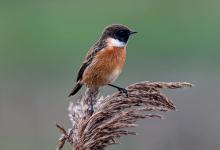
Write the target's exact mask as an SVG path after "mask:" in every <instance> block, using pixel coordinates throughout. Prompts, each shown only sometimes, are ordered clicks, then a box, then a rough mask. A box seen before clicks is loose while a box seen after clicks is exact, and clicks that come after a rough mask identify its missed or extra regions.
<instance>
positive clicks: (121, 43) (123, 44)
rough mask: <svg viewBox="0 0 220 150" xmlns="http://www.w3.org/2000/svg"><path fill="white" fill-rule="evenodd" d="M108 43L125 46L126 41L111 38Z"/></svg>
mask: <svg viewBox="0 0 220 150" xmlns="http://www.w3.org/2000/svg"><path fill="white" fill-rule="evenodd" d="M108 43H109V45H110V46H114V47H125V45H126V43H125V42H121V41H119V40H118V39H114V38H109V41H108Z"/></svg>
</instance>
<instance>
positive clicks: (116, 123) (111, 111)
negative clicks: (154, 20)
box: [57, 81, 192, 150]
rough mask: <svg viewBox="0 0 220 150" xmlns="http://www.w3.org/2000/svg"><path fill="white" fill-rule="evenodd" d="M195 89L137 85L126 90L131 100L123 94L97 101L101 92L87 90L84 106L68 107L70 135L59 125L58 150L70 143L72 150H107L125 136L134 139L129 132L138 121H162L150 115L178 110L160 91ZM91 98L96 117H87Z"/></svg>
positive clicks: (164, 84)
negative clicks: (146, 119)
mask: <svg viewBox="0 0 220 150" xmlns="http://www.w3.org/2000/svg"><path fill="white" fill-rule="evenodd" d="M183 87H192V84H190V83H186V82H168V83H167V82H148V81H143V82H138V83H135V84H132V85H130V86H128V87H127V90H128V97H126V96H124V95H123V93H119V92H116V93H113V94H112V95H111V96H107V97H103V96H101V97H98V89H87V90H86V92H85V95H84V96H83V97H82V99H81V103H80V104H77V105H74V104H73V103H72V102H71V103H70V105H69V109H68V110H69V118H70V120H71V122H72V125H73V127H72V128H71V129H69V131H68V132H66V131H65V129H64V128H63V127H62V126H61V125H58V124H57V127H58V129H59V130H60V131H61V133H62V135H61V138H60V139H59V143H58V148H57V150H61V149H62V147H63V145H64V143H65V142H66V141H67V142H69V143H70V144H71V145H72V147H73V150H104V149H105V148H106V147H107V146H109V145H111V144H117V143H118V141H117V139H118V138H120V137H121V136H123V135H135V134H136V132H133V131H128V130H127V128H130V127H135V126H136V124H135V123H136V121H137V120H138V119H144V118H161V116H160V115H158V114H146V113H147V112H149V111H170V110H172V111H173V110H175V106H174V104H173V102H172V101H171V100H170V99H169V98H168V97H167V96H166V95H164V94H163V93H162V92H161V91H160V89H165V88H168V89H176V88H183ZM89 98H92V100H93V102H95V104H94V113H93V114H92V115H90V114H89V113H88V106H89V105H88V99H89Z"/></svg>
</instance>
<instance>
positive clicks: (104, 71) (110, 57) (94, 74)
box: [83, 48, 125, 87]
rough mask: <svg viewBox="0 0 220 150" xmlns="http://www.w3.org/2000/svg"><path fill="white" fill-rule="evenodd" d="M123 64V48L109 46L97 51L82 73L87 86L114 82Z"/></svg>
mask: <svg viewBox="0 0 220 150" xmlns="http://www.w3.org/2000/svg"><path fill="white" fill-rule="evenodd" d="M124 64H125V49H124V48H111V49H110V48H109V49H106V50H103V51H101V52H99V53H98V54H97V55H96V57H95V59H94V60H93V62H92V63H91V65H90V66H89V67H88V68H87V69H86V70H85V72H84V74H83V83H85V84H86V85H87V86H88V87H91V86H104V85H107V84H109V83H112V82H114V81H115V80H116V79H117V77H118V76H119V74H120V73H121V70H122V69H123V66H124Z"/></svg>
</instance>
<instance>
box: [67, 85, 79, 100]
mask: <svg viewBox="0 0 220 150" xmlns="http://www.w3.org/2000/svg"><path fill="white" fill-rule="evenodd" d="M81 87H82V84H81V83H79V82H78V83H77V84H76V86H75V87H74V89H73V90H72V91H71V92H70V94H69V96H68V97H70V96H73V95H75V94H76V93H77V92H78V91H79V90H80V89H81Z"/></svg>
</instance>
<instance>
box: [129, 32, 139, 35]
mask: <svg viewBox="0 0 220 150" xmlns="http://www.w3.org/2000/svg"><path fill="white" fill-rule="evenodd" d="M135 33H138V32H136V31H131V32H130V35H132V34H135Z"/></svg>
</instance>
